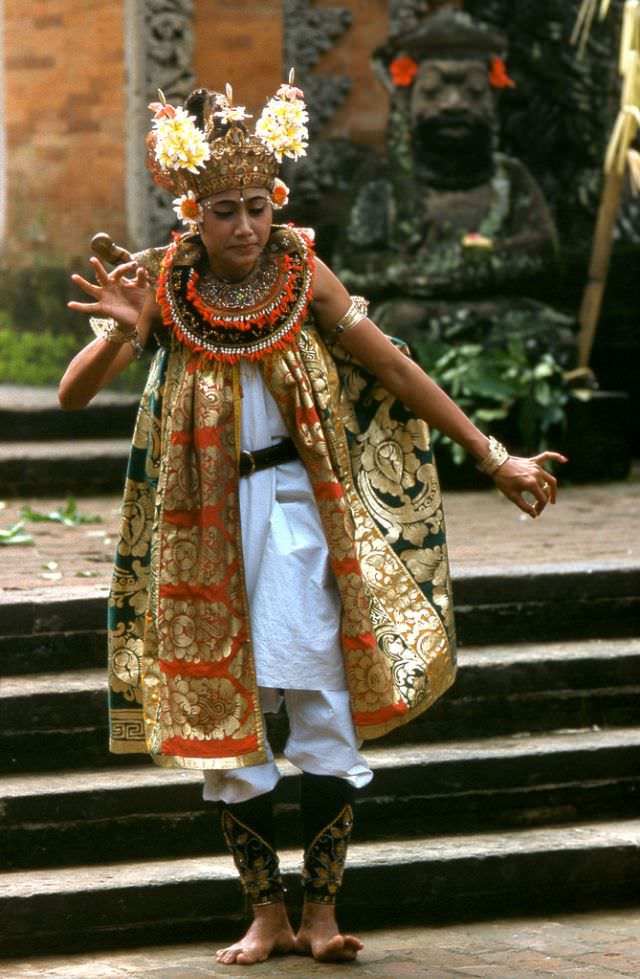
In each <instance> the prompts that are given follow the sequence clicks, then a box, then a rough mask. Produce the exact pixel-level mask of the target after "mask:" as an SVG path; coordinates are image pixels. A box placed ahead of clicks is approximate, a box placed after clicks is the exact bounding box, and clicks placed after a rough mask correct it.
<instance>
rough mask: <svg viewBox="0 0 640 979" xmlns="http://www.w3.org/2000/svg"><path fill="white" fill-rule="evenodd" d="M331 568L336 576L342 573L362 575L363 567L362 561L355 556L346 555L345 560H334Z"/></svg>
mask: <svg viewBox="0 0 640 979" xmlns="http://www.w3.org/2000/svg"><path fill="white" fill-rule="evenodd" d="M331 570H332V571H333V573H334V575H336V577H337V576H338V575H341V574H357V575H359V576H361V575H362V568H361V566H360V562H359V561H358V560H356V558H354V557H346V558H344V559H343V560H338V561H332V562H331Z"/></svg>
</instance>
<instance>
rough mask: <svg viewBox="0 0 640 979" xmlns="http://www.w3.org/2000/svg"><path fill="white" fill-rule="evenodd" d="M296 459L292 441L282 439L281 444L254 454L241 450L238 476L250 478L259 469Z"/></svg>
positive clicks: (259, 450) (296, 455) (296, 453)
mask: <svg viewBox="0 0 640 979" xmlns="http://www.w3.org/2000/svg"><path fill="white" fill-rule="evenodd" d="M297 458H298V451H297V449H296V447H295V445H294V444H293V439H283V440H282V442H276V444H275V445H270V446H269V447H268V448H266V449H256V450H255V451H254V452H249V451H247V449H243V451H242V452H241V453H240V470H239V471H240V475H241V476H250V475H251V473H255V472H258V470H260V469H269V468H270V467H271V466H280V465H282V463H284V462H292V461H293V460H294V459H297Z"/></svg>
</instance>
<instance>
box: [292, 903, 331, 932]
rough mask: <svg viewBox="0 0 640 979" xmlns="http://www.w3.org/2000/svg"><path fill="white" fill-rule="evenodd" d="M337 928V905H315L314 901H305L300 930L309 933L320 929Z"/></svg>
mask: <svg viewBox="0 0 640 979" xmlns="http://www.w3.org/2000/svg"><path fill="white" fill-rule="evenodd" d="M327 926H331V927H335V928H336V930H337V928H338V926H337V923H336V907H335V904H314V903H313V901H305V902H304V904H303V906H302V915H301V919H300V928H301V929H303V930H305V931H309V930H311V929H313V928H318V927H323V928H325V927H327Z"/></svg>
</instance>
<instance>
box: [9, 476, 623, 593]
mask: <svg viewBox="0 0 640 979" xmlns="http://www.w3.org/2000/svg"><path fill="white" fill-rule="evenodd" d="M119 502H120V501H119V498H118V497H117V496H103V497H89V498H86V499H85V498H82V499H80V500H78V509H79V512H80V513H81V514H83V515H84V516H99V517H101V522H100V523H95V524H80V525H78V526H75V527H65V526H62V525H60V524H56V523H32V524H27V525H26V529H27V530H28V531H29V532H30V533H31V535H32V536H33V540H34V543H33V544H32V545H31V546H4V547H1V548H0V551H1V552H2V559H3V574H2V582H1V584H0V592H4V595H3V598H4V600H5V601H7V600H10V597H11V594H12V593H15V592H16V591H23V590H29V589H34V588H37V589H43V588H45V589H50V588H60V587H65V588H69V587H74V586H78V585H87V584H89V583H91V582H94V583H95V584H96V586H97V587H99V588H105V587H106V586H107V585H108V582H109V576H110V571H111V560H112V556H113V550H114V547H115V538H116V534H117V529H118V509H119ZM26 504H28V505H29V506H31V507H32V508H33V509H34V510H37V511H39V512H41V513H48V512H50V511H54V510H58V509H60V507H61V506H62V507H64V505H65V500H64V498H62V497H57V498H54V499H45V500H43V499H25V500H5V501H0V529H2V528H7V527H10V526H12V525H13V524H14V523H15V522H16V521H18V520H19V519H20V513H21V508H22V507H23V506H24V505H26ZM445 504H446V514H447V528H448V537H449V551H450V556H451V564H452V569H453V572H454V576H455V574H456V573H457V572H462V571H479V570H482V569H484V568H488V567H491V568H495V567H505V566H506V567H529V566H540V565H544V564H547V565H557V564H558V563H565V562H566V563H575V562H578V563H588V564H590V565H592V566H596V565H598V566H601V565H603V564H604V565H606V564H607V563H615V564H617V565H620V564H637V563H639V562H640V471H638V470H636V472H635V474H634V475H633V476H632V477H631V478H630V479H628V480H626V481H624V482H619V483H607V484H596V485H593V486H567V487H564V488H563V489H562V490H561V494H560V500H559V502H558V504H556V506H553V507H552V506H549V507H547V510H546V511H545V513H544V514H543V515H542V516H541V517H539V518H538V519H536V520H532V519H531V518H530V517H527V516H526V515H525V514H523V513H521V511H520V510H518V509H517V508H516V507H514V506H513V504H511V503H509V501H508V500H506V499H505V498H504V497H503V496H501V495H500V494H499V493H497V492H495V491H494V490H492V489H488V490H486V491H483V492H465V493H461V492H455V493H453V492H452V493H448V494H446V499H445Z"/></svg>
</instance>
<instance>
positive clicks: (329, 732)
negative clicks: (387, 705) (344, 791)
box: [203, 687, 373, 805]
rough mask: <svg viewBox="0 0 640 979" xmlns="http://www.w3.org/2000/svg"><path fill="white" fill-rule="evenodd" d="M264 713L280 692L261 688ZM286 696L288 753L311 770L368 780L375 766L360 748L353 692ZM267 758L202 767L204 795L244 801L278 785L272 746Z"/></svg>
mask: <svg viewBox="0 0 640 979" xmlns="http://www.w3.org/2000/svg"><path fill="white" fill-rule="evenodd" d="M260 696H261V700H262V706H263V710H264V712H265V713H275V712H276V711H277V710H278V708H279V706H280V704H281V703H282V694H280V693H279V691H277V690H272V689H270V688H264V687H261V688H260ZM284 701H285V705H286V708H287V715H288V718H289V732H290V733H289V737H288V739H287V743H286V745H285V748H284V752H283V754H284V756H285V758H286V759H287V760H288V761H290V762H291V764H292V765H295V767H296V768H299V769H300V770H301V771H303V772H309V773H310V774H311V775H334V776H336V777H338V778H344V779H346V780H347V781H348V782H350V783H351V785H353V786H354V787H355V788H357V789H359V788H361V787H362V786H364V785H367V784H368V783H369V782H370V781H371V779H372V778H373V772H372V771H371V769H370V768H369V766H368V765H367V763H366V761H365V760H364V758H363V757H362V755H361V754H360V752H359V751H358V748H359V744H358V741H357V739H356V734H355V730H354V727H353V720H352V717H351V707H350V703H349V694H348V692H347V691H346V690H285V691H284ZM267 756H268V758H269V761H266V762H264V763H263V764H262V765H250V766H248V767H247V768H231V769H228V770H215V769H213V770H211V769H207V770H206V771H205V772H204V790H203V797H204V798H205V799H206V800H207V801H209V802H218V801H221V802H226V803H227V804H228V805H232V804H233V803H236V802H246V801H247V800H248V799H253V798H255V797H256V796H259V795H263V794H264V793H265V792H270V791H271V789H273V788H275V786H276V784H277V782H278V780H279V778H280V772H279V770H278V766H277V765H276V763H275V761H274V758H273V752H272V751H271V747H270V746H269V745H268V744H267Z"/></svg>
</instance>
